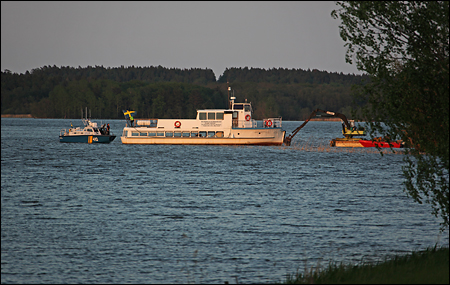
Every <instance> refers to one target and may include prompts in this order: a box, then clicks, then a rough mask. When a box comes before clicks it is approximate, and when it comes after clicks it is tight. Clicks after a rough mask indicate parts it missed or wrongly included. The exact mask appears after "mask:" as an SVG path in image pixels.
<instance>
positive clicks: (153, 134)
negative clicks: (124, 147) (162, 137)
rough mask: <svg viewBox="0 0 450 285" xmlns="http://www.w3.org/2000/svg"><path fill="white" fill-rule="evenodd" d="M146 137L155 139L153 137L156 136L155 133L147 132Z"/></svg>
mask: <svg viewBox="0 0 450 285" xmlns="http://www.w3.org/2000/svg"><path fill="white" fill-rule="evenodd" d="M148 136H149V137H155V136H156V133H155V132H148Z"/></svg>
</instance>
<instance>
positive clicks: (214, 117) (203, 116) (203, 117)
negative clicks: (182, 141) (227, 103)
mask: <svg viewBox="0 0 450 285" xmlns="http://www.w3.org/2000/svg"><path fill="white" fill-rule="evenodd" d="M198 119H199V120H206V119H208V120H223V113H222V112H220V113H219V112H217V113H212V112H208V113H203V112H200V113H198Z"/></svg>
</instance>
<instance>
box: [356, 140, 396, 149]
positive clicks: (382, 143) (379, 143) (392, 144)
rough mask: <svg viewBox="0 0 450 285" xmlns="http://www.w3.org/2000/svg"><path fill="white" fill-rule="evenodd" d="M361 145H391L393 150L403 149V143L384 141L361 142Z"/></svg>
mask: <svg viewBox="0 0 450 285" xmlns="http://www.w3.org/2000/svg"><path fill="white" fill-rule="evenodd" d="M359 143H360V144H361V145H362V146H363V147H377V146H378V147H390V145H391V146H392V147H393V148H402V147H403V143H402V142H401V141H396V142H390V143H388V142H383V141H371V140H359Z"/></svg>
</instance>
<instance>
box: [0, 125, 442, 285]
mask: <svg viewBox="0 0 450 285" xmlns="http://www.w3.org/2000/svg"><path fill="white" fill-rule="evenodd" d="M72 121H73V123H74V125H75V123H76V121H75V120H72ZM108 122H109V123H110V125H111V130H112V131H113V132H114V133H115V134H116V135H119V136H120V134H121V130H122V128H123V126H124V125H125V122H124V121H121V120H115V121H112V122H111V121H110V120H109V121H108ZM80 123H81V122H80ZM67 125H70V120H41V119H2V129H1V132H2V170H1V173H2V176H1V179H2V207H1V208H2V209H1V211H2V247H1V248H2V283H37V282H39V283H55V282H58V283H126V282H127V283H131V282H132V283H224V282H225V281H227V282H229V283H236V282H241V283H258V282H280V281H283V280H284V276H285V275H286V274H288V273H290V274H291V273H294V272H297V270H300V271H302V270H304V268H310V267H311V266H315V265H317V264H318V263H319V264H321V265H323V266H326V265H328V262H329V261H334V262H341V261H343V262H353V263H358V262H361V261H378V260H383V259H384V257H385V256H387V255H391V254H403V253H406V252H410V251H412V250H419V249H424V248H426V247H430V246H434V245H435V243H438V244H444V245H448V233H447V232H445V233H444V234H442V235H439V220H438V219H437V218H434V217H433V216H432V215H431V213H430V212H431V210H430V207H429V206H428V205H419V204H417V203H414V202H413V201H412V199H411V198H408V197H406V194H405V193H404V192H403V190H402V181H403V178H402V176H401V174H402V170H401V167H402V164H403V162H402V158H403V155H402V154H401V153H400V154H398V153H396V154H393V153H391V152H389V151H388V150H385V152H386V154H385V155H384V156H381V155H380V154H379V153H378V151H376V150H375V149H363V148H357V149H356V148H355V149H346V148H331V147H329V141H330V140H331V139H332V138H336V137H340V136H342V135H341V134H340V127H341V126H340V122H310V123H309V124H308V125H307V126H305V128H303V129H302V130H301V131H300V132H299V133H298V134H297V135H296V136H295V137H294V139H293V141H292V145H291V146H290V147H284V146H281V147H260V146H241V147H237V146H157V145H155V146H142V145H122V144H121V143H120V138H119V137H118V138H117V139H116V140H115V141H113V142H112V143H111V144H107V145H95V144H93V145H88V144H61V143H59V141H58V134H59V130H60V129H61V128H65V127H67ZM299 125H300V122H284V123H283V127H284V128H285V129H286V130H287V133H288V134H289V133H290V132H291V131H292V130H294V129H295V128H296V127H297V126H299Z"/></svg>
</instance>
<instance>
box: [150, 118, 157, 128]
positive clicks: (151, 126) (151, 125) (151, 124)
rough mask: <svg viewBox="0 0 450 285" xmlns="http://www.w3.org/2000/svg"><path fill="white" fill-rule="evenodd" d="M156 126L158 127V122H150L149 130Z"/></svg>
mask: <svg viewBox="0 0 450 285" xmlns="http://www.w3.org/2000/svg"><path fill="white" fill-rule="evenodd" d="M157 125H158V120H156V119H154V120H150V128H156V126H157Z"/></svg>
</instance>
